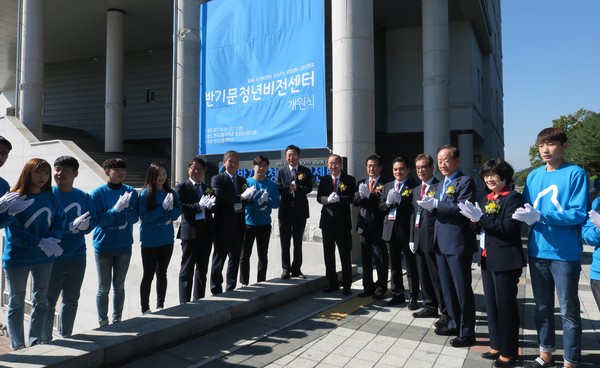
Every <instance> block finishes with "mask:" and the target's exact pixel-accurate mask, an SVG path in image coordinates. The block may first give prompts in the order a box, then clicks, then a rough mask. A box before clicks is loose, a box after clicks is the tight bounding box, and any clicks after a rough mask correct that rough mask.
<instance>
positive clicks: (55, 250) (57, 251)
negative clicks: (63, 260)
mask: <svg viewBox="0 0 600 368" xmlns="http://www.w3.org/2000/svg"><path fill="white" fill-rule="evenodd" d="M46 240H48V241H50V243H49V244H50V248H51V249H52V255H54V256H56V257H60V256H61V255H62V254H63V249H62V248H61V247H60V246H59V245H58V243H60V239H56V238H46Z"/></svg>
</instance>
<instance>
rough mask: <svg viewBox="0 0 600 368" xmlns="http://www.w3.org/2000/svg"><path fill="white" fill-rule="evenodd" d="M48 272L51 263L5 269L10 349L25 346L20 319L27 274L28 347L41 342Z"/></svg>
mask: <svg viewBox="0 0 600 368" xmlns="http://www.w3.org/2000/svg"><path fill="white" fill-rule="evenodd" d="M51 271H52V263H44V264H38V265H34V266H26V267H15V268H6V269H5V272H6V281H7V282H8V289H9V292H8V334H9V336H10V347H11V348H12V349H13V350H16V349H20V348H24V347H25V335H24V331H23V330H24V328H23V318H24V314H25V310H24V307H25V289H26V287H27V277H28V276H29V272H31V279H32V281H33V282H32V285H31V318H30V321H29V346H31V345H35V344H38V343H40V342H41V334H42V328H43V325H44V318H45V317H46V309H47V304H46V292H47V291H48V280H49V279H50V272H51Z"/></svg>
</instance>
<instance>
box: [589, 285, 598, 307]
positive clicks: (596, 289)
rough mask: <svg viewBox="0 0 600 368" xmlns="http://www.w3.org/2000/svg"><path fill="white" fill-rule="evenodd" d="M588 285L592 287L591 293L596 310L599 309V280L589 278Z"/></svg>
mask: <svg viewBox="0 0 600 368" xmlns="http://www.w3.org/2000/svg"><path fill="white" fill-rule="evenodd" d="M590 286H591V287H592V295H593V296H594V300H596V305H597V306H598V310H600V280H594V279H592V280H590Z"/></svg>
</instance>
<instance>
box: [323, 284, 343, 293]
mask: <svg viewBox="0 0 600 368" xmlns="http://www.w3.org/2000/svg"><path fill="white" fill-rule="evenodd" d="M339 289H340V287H339V286H333V285H329V286H327V287H326V288H325V289H323V292H324V293H332V292H334V291H338V290H339Z"/></svg>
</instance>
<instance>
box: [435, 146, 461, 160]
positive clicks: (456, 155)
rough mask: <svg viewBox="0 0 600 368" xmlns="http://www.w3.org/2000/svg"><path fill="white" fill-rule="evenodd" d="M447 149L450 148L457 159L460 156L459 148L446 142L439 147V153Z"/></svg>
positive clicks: (453, 156)
mask: <svg viewBox="0 0 600 368" xmlns="http://www.w3.org/2000/svg"><path fill="white" fill-rule="evenodd" d="M445 149H449V150H450V153H451V154H452V158H454V159H457V158H459V157H460V151H459V150H458V148H456V147H454V146H453V145H451V144H444V145H443V146H441V147H440V148H438V150H437V153H440V151H441V150H445Z"/></svg>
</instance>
